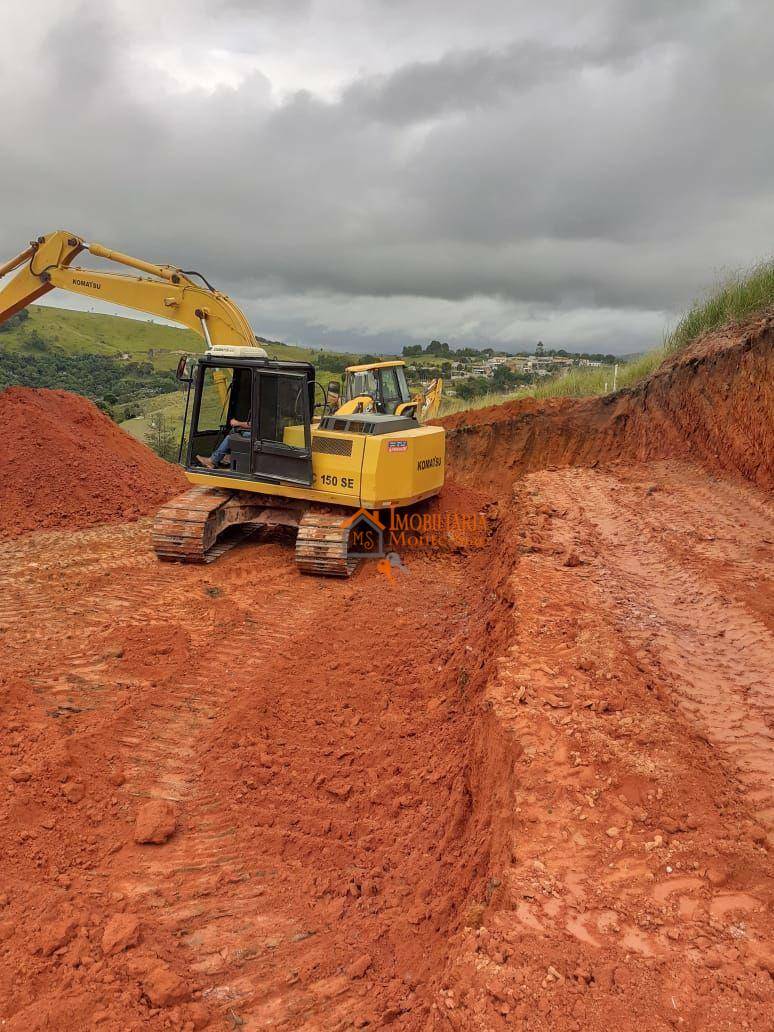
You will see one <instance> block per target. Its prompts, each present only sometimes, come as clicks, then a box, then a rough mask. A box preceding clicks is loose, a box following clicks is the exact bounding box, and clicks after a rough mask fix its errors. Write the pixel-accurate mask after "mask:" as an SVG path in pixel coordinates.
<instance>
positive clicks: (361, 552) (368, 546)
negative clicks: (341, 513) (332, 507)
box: [341, 508, 386, 559]
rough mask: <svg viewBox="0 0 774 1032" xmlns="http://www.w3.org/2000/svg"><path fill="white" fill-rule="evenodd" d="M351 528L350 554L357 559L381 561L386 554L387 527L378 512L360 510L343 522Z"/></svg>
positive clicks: (343, 524)
mask: <svg viewBox="0 0 774 1032" xmlns="http://www.w3.org/2000/svg"><path fill="white" fill-rule="evenodd" d="M341 525H342V527H348V528H349V549H348V554H349V555H350V556H352V557H353V558H357V559H381V558H382V557H383V556H384V554H385V552H384V531H385V529H386V528H385V526H384V524H383V523H382V521H381V520H380V519H379V515H378V513H376V512H370V511H369V510H368V509H363V508H360V509H358V510H357V512H354V513H353V514H352V515H351V516H348V517H347V518H346V519H345V520H344V521H343V522H342V524H341Z"/></svg>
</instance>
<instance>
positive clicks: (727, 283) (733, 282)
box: [664, 261, 774, 352]
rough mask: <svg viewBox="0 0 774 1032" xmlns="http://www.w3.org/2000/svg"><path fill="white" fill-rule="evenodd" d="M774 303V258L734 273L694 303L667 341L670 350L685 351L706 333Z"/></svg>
mask: <svg viewBox="0 0 774 1032" xmlns="http://www.w3.org/2000/svg"><path fill="white" fill-rule="evenodd" d="M772 305H774V261H767V262H760V263H759V264H758V265H754V266H753V267H752V269H749V270H748V271H747V272H737V273H733V274H732V275H731V276H729V277H727V279H725V280H723V282H721V283H720V284H719V285H718V286H716V287H715V288H714V289H713V290H711V291H709V292H708V293H707V294H706V295H705V296H704V297H703V298H699V299H698V300H697V301H695V302H694V303H693V305H692V306H691V307H690V308H689V310H688V311H687V312H686V313H685V315H684V316H683V317H682V319H680V321H679V322H678V324H677V325H676V326H675V328H674V329H673V330H671V331H670V332H669V333H668V334H667V336H666V339H665V341H664V347H665V348H666V350H667V351H670V352H672V351H681V350H682V349H683V348H684V347H687V345H688V344H690V343H691V341H694V340H696V338H697V337H700V336H701V335H702V334H703V333H708V332H709V331H711V330H718V329H720V327H721V326H723V325H724V324H725V323H728V322H733V321H735V320H741V319H746V318H749V317H750V316H752V315H755V314H756V313H757V312H761V311H763V310H764V309H766V308H770V307H771V306H772Z"/></svg>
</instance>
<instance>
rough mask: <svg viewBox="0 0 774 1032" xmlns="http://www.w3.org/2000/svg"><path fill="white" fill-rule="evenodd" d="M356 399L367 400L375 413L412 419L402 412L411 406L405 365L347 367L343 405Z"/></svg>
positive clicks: (387, 364)
mask: <svg viewBox="0 0 774 1032" xmlns="http://www.w3.org/2000/svg"><path fill="white" fill-rule="evenodd" d="M358 398H370V399H372V401H373V408H374V411H375V412H379V413H381V414H382V415H388V416H392V415H395V414H400V415H412V414H414V413H409V412H406V411H405V410H404V406H406V405H411V404H412V402H411V395H410V394H409V388H408V382H407V380H406V365H405V362H376V363H373V364H371V365H358V366H348V368H347V369H346V375H345V380H344V397H343V399H342V401H343V403H344V405H347V404H348V403H352V402H355V400H356V399H358Z"/></svg>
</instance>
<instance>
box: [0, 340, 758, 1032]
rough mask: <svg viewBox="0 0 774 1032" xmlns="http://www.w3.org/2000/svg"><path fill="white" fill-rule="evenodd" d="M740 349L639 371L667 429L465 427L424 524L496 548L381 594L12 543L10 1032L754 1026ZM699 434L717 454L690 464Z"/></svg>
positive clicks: (129, 532) (268, 558) (748, 604)
mask: <svg viewBox="0 0 774 1032" xmlns="http://www.w3.org/2000/svg"><path fill="white" fill-rule="evenodd" d="M749 336H750V333H749V332H748V331H747V330H745V331H744V332H742V333H738V334H736V335H735V336H734V337H733V339H729V341H728V343H727V344H726V345H725V346H720V345H717V346H716V342H711V344H710V345H706V346H705V347H704V350H703V351H698V352H697V353H696V354H695V355H694V356H693V358H691V356H688V358H687V359H686V363H684V364H683V365H681V366H680V367H679V368H678V367H675V368H671V369H670V370H666V371H664V372H662V374H661V375H662V376H665V377H671V378H672V388H673V389H677V387H679V383H677V381H679V380H680V379H681V378H682V379H683V380H684V383H685V387H684V388H681V389H684V390H685V391H686V392H687V393H685V394H684V400H683V403H682V405H680V404H679V401H677V400H675V395H672V401H670V402H669V403H667V402H666V401H665V400H663V399H666V398H667V396H668V395H667V392H666V389H665V385H664V382H663V381H661V382H659V381H658V379H655V380H654V381H653V382H652V383H651V385H650V386H649V387H648V389H647V391H646V392H645V395H644V397H643V396H640V397H639V401H638V400H637V399H638V396H637V394H636V393H635V394H634V395H631V394H630V395H628V396H625V397H624V398H623V399H619V401H617V402H616V403H615V404H614V406H613V407H611V406H610V405H609V404H608V405H607V407H606V408H602V407H601V406H602V403H600V402H593V403H592V402H589V403H586V402H583V403H581V404H580V407H578V405H577V403H567V404H562V405H555V404H552V405H549V406H547V407H545V408H542V409H540V410H539V411H538V410H536V409H534V408H532V407H531V406H529V405H527V406H525V407H524V408H523V409H521V410H518V409H517V410H514V409H509V410H508V411H507V412H504V411H503V412H500V413H491V412H489V413H483V414H481V415H480V416H473V417H471V416H469V417H466V418H465V419H464V420H460V419H457V420H456V421H452V423H453V425H452V429H454V431H455V432H454V433H452V434H451V435H450V439H449V453H450V466H451V476H452V482H451V483H450V484H449V486H448V490H447V491H446V493H445V498H444V501H443V503H442V507H441V509H442V511H444V512H446V511H457V512H461V513H463V514H467V515H469V516H474V515H475V514H477V513H483V514H484V516H485V523H486V528H487V532H486V537H485V540H477V541H476V542H474V543H472V544H471V545H470V547H467V548H466V547H463V545H462V543H461V542H460V541H451V542H446V543H445V547H442V548H437V549H430V550H426V551H419V552H411V553H409V552H407V553H406V554H404V556H403V560H404V565H405V566H406V571H405V572H403V573H396V574H395V576H394V578H393V579H392V580H388V579H387V578H386V577H385V576H384V575H383V574H382V573H380V572H379V571H378V569H377V568H376V565H375V564H373V563H371V564H366V565H365V566H364V567H363V568H362V569H361V571H360V572H359V573H358V574H357V575H356V576H355V577H354V578H353V579H352V580H351V581H348V582H328V581H322V580H315V579H312V578H304V577H301V576H300V575H299V574H297V573H296V571H295V569H294V566H293V561H292V543H291V542H290V541H288V540H285V539H283V538H281V537H274V538H264V539H253V540H251V541H249V542H248V543H246V544H244V545H242V546H240V547H239V548H238V549H236V550H235V551H233V552H231V553H228V554H227V555H226V556H224V557H223V558H222V559H221V560H219V561H218V562H217V563H216V564H215V565H213V566H212V567H206V568H194V567H177V566H172V565H160V564H158V563H157V561H156V560H155V558H154V557H153V555H152V554H151V552H150V548H149V524H148V521H147V520H141V521H140V522H139V523H124V524H118V525H111V526H104V525H99V526H95V527H92V528H90V529H82V530H78V531H75V532H73V531H71V530H68V529H60V530H45V531H39V532H37V533H31V534H26V535H23V536H17V537H15V538H14V539H13V540H7V541H6V542H5V545H4V551H3V556H2V561H1V564H0V642H2V650H1V651H0V688H1V689H2V694H1V695H0V705H1V706H2V722H3V728H4V734H3V736H2V741H1V743H0V842H2V851H1V852H0V959H1V960H2V964H1V965H0V1024H2V1027H3V1028H4V1029H8V1030H14V1032H16V1030H19V1032H21V1030H24V1032H29V1030H36V1029H57V1030H60V1029H61V1030H73V1029H105V1030H113V1029H115V1030H119V1029H120V1030H133V1029H166V1028H172V1029H189V1030H190V1029H198V1028H205V1027H206V1028H211V1029H234V1028H243V1029H246V1030H252V1029H267V1028H278V1029H306V1030H313V1029H314V1030H329V1029H330V1030H333V1029H346V1028H380V1027H392V1028H395V1029H417V1030H419V1029H422V1030H440V1029H476V1030H497V1029H511V1028H516V1029H525V1030H540V1032H548V1030H553V1029H558V1030H564V1029H577V1030H585V1029H590V1030H603V1029H604V1030H608V1029H610V1028H615V1029H637V1030H638V1032H639V1030H650V1029H654V1030H667V1029H684V1030H689V1029H690V1030H693V1029H696V1030H699V1029H702V1030H704V1029H728V1030H732V1029H733V1030H737V1029H755V1030H758V1029H766V1028H769V1027H771V1025H772V1020H773V1019H774V992H773V990H772V986H773V985H774V982H773V981H772V974H773V972H774V938H773V936H772V932H773V924H774V922H773V919H772V911H771V905H772V898H773V892H772V889H773V887H774V880H773V879H772V856H774V799H773V798H772V797H773V795H774V788H773V785H774V779H773V778H772V773H773V772H774V740H773V738H772V721H773V718H774V712H773V710H774V685H773V684H772V666H773V664H772V659H773V658H774V648H773V644H774V642H773V638H774V599H773V597H772V588H771V570H772V550H773V548H774V512H773V511H772V506H771V497H770V486H771V484H770V482H768V481H767V477H768V475H769V474H768V470H769V469H770V466H769V465H767V463H770V461H771V456H770V453H769V450H768V447H767V441H768V443H769V445H770V443H771V441H770V436H767V435H768V434H769V433H770V423H769V430H767V429H766V426H765V419H769V420H770V411H769V414H768V416H765V414H764V416H763V417H760V414H759V419H758V420H757V421H756V422H755V425H754V427H753V429H752V430H751V431H750V432H749V434H748V439H749V440H751V441H753V442H755V443H754V444H752V445H751V446H750V447H749V448H748V449H747V451H746V452H745V451H744V448H743V447H742V439H743V437H744V431H743V429H740V428H739V426H738V424H739V422H740V421H744V420H747V419H748V416H749V412H750V401H749V398H750V390H751V387H750V383H751V378H753V376H758V375H759V373H760V370H761V369H763V370H764V371H765V372H766V375H767V376H768V375H770V369H771V365H770V361H771V341H770V327H769V328H768V329H766V328H764V330H762V331H761V332H760V333H759V335H758V337H755V338H754V339H752V341H748V340H747V338H748V337H749ZM734 356H736V357H734ZM690 362H693V365H692V366H691V365H690V364H688V363H690ZM723 364H725V365H723ZM721 366H723V368H725V369H726V370H727V373H726V374H725V380H724V383H723V384H719V382H718V376H719V375H720V372H719V370H720V367H721ZM702 378H703V379H702ZM770 387H771V380H770V379H769V381H768V388H766V386H765V383H764V386H763V387H761V386H760V385H758V386H757V387H756V388H755V389H756V390H758V391H759V397H760V394H761V392H763V393H765V391H766V390H767V389H768V390H770ZM648 392H649V393H648ZM712 397H718V398H722V399H725V400H724V401H723V402H722V405H725V409H723V408H720V407H718V406H719V405H720V404H721V403H720V402H718V403H717V404H713V405H711V406H709V407H708V411H709V413H710V414H711V416H712V420H713V422H712V426H713V427H715V428H717V427H719V426H720V422H721V420H725V421H726V423H727V424H728V426H729V433H728V435H727V437H728V439H729V440H731V439H732V438H733V440H734V441H735V442H736V443H735V444H734V446H733V448H731V447H730V446H729V447H728V448H726V449H722V448H720V447H719V445H717V444H716V443H715V442H716V440H717V441H718V442H719V441H720V437H719V436H718V435H719V431H717V429H714V430H710V429H707V418H706V416H700V414H699V409H698V407H697V408H695V409H694V412H695V416H694V417H693V422H692V424H691V425H692V426H693V428H694V436H696V438H697V441H701V442H702V444H701V446H700V447H699V445H698V444H694V443H693V442H692V441H691V438H690V436H689V435H687V434H686V432H685V428H684V425H683V423H684V420H685V412H686V411H688V410H689V409H690V406H692V405H696V406H699V404H700V403H701V404H704V402H705V401H706V399H707V398H712ZM658 399H662V401H661V402H660V403H659V404H657V401H658ZM702 399H704V401H702ZM669 404H671V405H672V409H673V412H675V413H679V414H680V418H679V419H676V418H673V417H670V415H669V413H668V408H669ZM620 405H624V406H625V407H626V413H625V415H626V418H625V419H621V418H619V417H620V416H621V410H620V408H616V406H620ZM536 412H537V415H536ZM584 412H585V413H586V414H585V415H584ZM589 412H591V415H589ZM611 412H612V413H613V417H612V422H610V421H609V413H611ZM536 419H537V420H538V424H537V425H536V423H535V420H536ZM700 419H704V423H703V424H700V422H699V420H700ZM556 420H559V423H560V424H561V427H562V428H563V429H561V435H564V436H563V437H562V440H563V441H564V445H563V446H562V447H561V448H560V447H559V446H558V445H557V443H556V437H557V434H556V432H555V431H556V430H557V425H556ZM606 420H608V422H606ZM649 420H650V424H649V422H648V421H649ZM654 420H655V422H654ZM761 420H763V425H762V422H761ZM649 425H650V431H649V430H648V426H649ZM627 427H628V429H626V428H627ZM665 428H666V429H665ZM573 434H574V435H575V436H573ZM591 437H594V438H595V440H596V445H594V444H593V443H589V440H590V438H591ZM541 441H542V442H546V443H543V444H541ZM670 441H671V442H672V443H671V444H670V443H669V442H670ZM735 452H739V453H740V454H743V455H744V458H743V460H739V461H736V460H735V459H734V458H733V454H734V453H735ZM767 456H768V457H767ZM699 460H700V461H699ZM153 801H156V802H153ZM149 803H151V804H152V805H151V807H150V809H149V808H148V804H149ZM138 814H139V817H140V819H139V821H138ZM137 838H145V839H147V838H156V839H159V840H162V841H158V842H147V841H146V842H137V841H136V839H137Z"/></svg>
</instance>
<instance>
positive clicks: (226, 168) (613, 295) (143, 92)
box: [0, 0, 774, 351]
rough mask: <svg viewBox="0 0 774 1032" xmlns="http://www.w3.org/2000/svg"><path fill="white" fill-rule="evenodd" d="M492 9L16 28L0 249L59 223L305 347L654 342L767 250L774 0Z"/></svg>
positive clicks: (131, 15) (291, 11) (272, 12)
mask: <svg viewBox="0 0 774 1032" xmlns="http://www.w3.org/2000/svg"><path fill="white" fill-rule="evenodd" d="M488 8H489V5H484V6H483V8H480V9H479V8H476V11H473V8H472V5H469V4H465V5H463V4H454V3H451V4H444V5H441V4H437V3H435V2H433V0H426V2H423V3H412V4H404V3H397V4H390V5H387V4H370V5H365V4H358V3H357V2H356V0H351V2H348V3H343V4H342V5H336V7H335V8H333V7H328V8H323V7H322V6H321V5H320V4H315V3H313V2H308V3H307V2H298V3H294V4H293V5H287V4H278V3H273V2H270V3H248V2H246V0H245V2H234V0H229V2H221V3H220V4H218V5H212V4H204V3H203V2H202V3H188V4H179V3H177V2H172V3H170V4H169V5H166V6H165V9H164V12H163V14H162V12H161V11H160V9H157V7H156V6H154V5H152V4H147V5H145V4H143V3H137V2H135V3H129V2H128V0H126V2H121V0H114V2H111V3H104V4H101V5H99V6H96V5H91V4H89V5H83V6H82V7H80V8H78V7H76V8H72V9H67V10H65V8H63V7H62V5H61V4H56V3H52V4H51V5H50V8H49V11H48V13H49V16H48V18H44V19H42V25H43V26H44V27H43V28H42V29H41V30H39V35H37V36H35V35H34V31H33V30H30V28H29V26H28V24H27V21H26V20H25V19H24V18H22V17H19V18H18V21H17V24H16V31H17V32H18V33H19V37H18V42H19V46H18V49H17V48H13V49H12V51H11V53H10V55H9V60H8V61H7V62H6V63H5V64H4V65H3V66H0V90H1V91H2V94H1V96H2V103H3V110H4V124H5V131H4V132H3V134H2V135H0V186H1V187H2V197H3V207H2V211H3V217H2V220H0V255H2V256H5V255H6V254H11V253H12V252H14V251H15V250H16V249H17V248H18V246H19V245H20V243H23V242H24V241H25V240H27V239H29V237H30V236H31V235H33V234H37V233H40V232H45V231H46V230H48V229H50V228H54V227H58V226H60V225H61V226H65V227H67V228H71V229H72V230H73V231H75V232H79V233H81V234H82V235H84V236H87V237H92V238H94V239H100V240H102V241H103V242H106V243H109V244H112V245H113V246H116V247H119V248H122V249H125V250H130V251H134V252H135V253H139V254H141V255H143V256H147V257H152V258H158V259H160V260H167V259H168V260H172V261H175V260H177V261H180V262H181V263H184V264H190V265H191V266H194V267H197V268H202V269H203V271H205V272H207V274H208V275H209V276H210V277H211V278H213V279H215V280H216V281H217V282H218V284H219V285H221V286H222V287H223V288H224V289H227V290H229V291H230V292H231V293H233V294H234V295H235V296H237V297H238V298H239V299H240V300H241V301H242V302H243V303H244V304H245V305H246V306H247V308H248V310H249V311H250V313H251V315H252V317H253V319H254V322H255V325H256V328H257V329H258V332H263V331H264V329H266V330H267V332H268V327H267V326H266V321H267V320H269V321H270V322H271V326H272V328H273V329H274V331H275V332H283V328H284V331H285V332H294V333H299V334H300V335H301V336H306V338H307V339H310V340H313V339H314V336H315V331H316V330H317V331H318V332H320V333H321V334H323V335H324V336H325V338H326V339H328V338H329V337H330V335H331V334H335V333H340V334H342V339H345V338H347V339H350V340H351V338H352V336H353V335H362V334H367V333H369V332H373V333H374V334H379V335H380V336H379V338H378V339H379V340H380V341H381V340H383V339H384V338H385V336H387V337H388V336H389V335H390V334H392V335H393V336H394V337H395V338H396V339H403V338H406V337H413V336H417V337H420V338H421V337H423V336H425V335H426V334H427V333H429V334H430V335H435V331H434V330H433V327H434V326H438V327H439V329H438V330H437V332H438V333H443V334H444V336H445V337H446V338H448V339H457V340H460V341H461V340H475V341H477V342H482V343H484V342H487V341H489V340H495V341H498V342H503V343H508V342H512V343H515V344H522V343H524V342H525V340H532V339H533V334H534V336H537V335H540V336H542V337H543V338H544V339H546V338H549V335H550V334H553V337H552V338H551V339H553V340H554V342H555V343H557V344H559V343H562V344H570V345H572V344H573V343H588V342H589V340H590V339H593V338H594V335H595V333H596V337H597V339H600V340H605V341H606V342H607V346H613V345H614V344H616V342H618V350H621V351H628V350H633V349H634V348H635V347H641V346H644V345H645V344H647V343H648V340H650V342H653V343H656V342H657V338H658V336H659V335H660V330H661V328H662V327H663V323H664V320H665V319H666V318H667V317H669V315H670V313H673V312H675V311H677V310H679V309H680V308H681V307H683V306H684V305H685V304H686V303H687V302H688V301H689V300H690V299H691V297H692V296H693V295H694V294H695V292H696V291H697V290H698V289H699V288H700V287H701V286H702V285H703V284H705V283H707V282H708V281H709V280H711V279H712V278H713V276H714V275H715V274H716V273H717V272H718V271H719V270H722V269H723V268H724V267H727V266H736V265H739V264H745V263H748V262H750V261H753V260H755V259H757V258H759V257H761V256H763V255H765V254H767V253H768V252H769V251H770V249H771V245H770V222H771V216H772V212H773V206H774V185H773V183H772V174H771V168H772V151H774V144H772V142H771V134H770V133H769V132H768V128H767V127H769V126H770V125H771V124H772V115H774V100H773V99H772V97H773V96H774V94H773V93H772V80H773V79H774V73H773V72H772V69H771V63H770V52H771V43H772V37H773V36H774V30H772V28H771V25H770V19H766V18H765V17H764V16H763V15H764V14H765V8H764V6H763V5H761V4H758V3H757V2H752V3H745V4H743V5H742V4H729V3H714V2H709V0H708V2H703V3H699V2H693V3H685V4H680V5H674V4H671V3H669V4H667V3H665V2H656V3H653V2H651V3H646V2H644V0H643V2H642V3H635V2H634V0H621V2H612V0H610V2H598V3H596V4H594V3H592V4H591V5H590V6H588V5H587V9H586V10H585V13H584V17H583V18H582V19H577V5H575V4H570V3H569V2H568V3H565V4H562V3H557V4H556V5H546V6H545V7H544V8H541V9H538V10H537V11H536V10H533V7H532V5H526V4H525V5H519V4H516V5H513V4H499V3H493V4H492V5H491V9H488ZM476 12H478V13H476ZM13 29H14V26H13V24H12V25H11V30H12V31H13ZM595 313H596V315H595ZM595 319H596V329H595V322H594V320H595ZM304 327H306V330H304ZM441 327H442V328H441ZM362 346H363V347H364V348H368V347H369V342H368V340H367V339H365V340H362Z"/></svg>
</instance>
